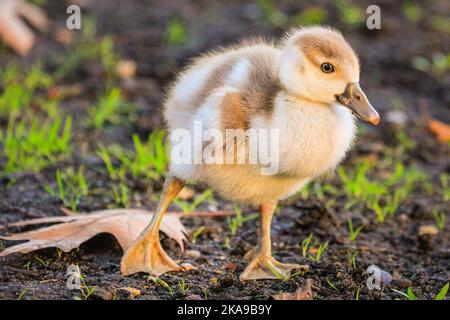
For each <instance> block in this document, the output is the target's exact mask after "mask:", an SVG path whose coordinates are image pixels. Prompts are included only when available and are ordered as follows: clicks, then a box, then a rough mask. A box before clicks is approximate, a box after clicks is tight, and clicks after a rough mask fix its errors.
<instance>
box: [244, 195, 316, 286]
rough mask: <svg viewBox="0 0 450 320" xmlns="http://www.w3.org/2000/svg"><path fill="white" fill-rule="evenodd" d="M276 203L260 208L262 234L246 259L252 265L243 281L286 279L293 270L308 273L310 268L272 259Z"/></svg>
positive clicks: (248, 267) (249, 266) (246, 270)
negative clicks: (271, 231) (271, 230)
mask: <svg viewBox="0 0 450 320" xmlns="http://www.w3.org/2000/svg"><path fill="white" fill-rule="evenodd" d="M275 208H276V203H267V204H263V205H261V207H260V215H261V234H260V237H261V238H260V240H259V243H258V245H257V246H256V247H255V248H254V249H252V250H250V251H249V252H248V253H247V254H246V255H245V256H244V258H246V259H251V261H250V264H249V265H248V266H247V268H246V269H245V270H244V272H243V273H242V274H241V275H240V277H239V278H240V279H241V280H255V279H278V278H286V277H287V276H288V275H289V273H290V272H291V270H294V269H298V270H301V271H308V269H309V268H308V266H306V265H299V264H290V263H281V262H278V261H276V260H275V258H274V257H272V245H271V240H270V224H271V222H272V216H273V214H274V212H275Z"/></svg>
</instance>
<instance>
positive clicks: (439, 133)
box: [428, 119, 450, 143]
mask: <svg viewBox="0 0 450 320" xmlns="http://www.w3.org/2000/svg"><path fill="white" fill-rule="evenodd" d="M428 128H429V129H430V130H431V132H433V133H434V135H435V136H436V138H437V140H438V141H439V142H440V143H446V142H449V141H450V125H448V124H446V123H444V122H441V121H439V120H436V119H429V120H428Z"/></svg>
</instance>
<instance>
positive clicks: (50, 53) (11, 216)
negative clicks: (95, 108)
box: [0, 0, 450, 299]
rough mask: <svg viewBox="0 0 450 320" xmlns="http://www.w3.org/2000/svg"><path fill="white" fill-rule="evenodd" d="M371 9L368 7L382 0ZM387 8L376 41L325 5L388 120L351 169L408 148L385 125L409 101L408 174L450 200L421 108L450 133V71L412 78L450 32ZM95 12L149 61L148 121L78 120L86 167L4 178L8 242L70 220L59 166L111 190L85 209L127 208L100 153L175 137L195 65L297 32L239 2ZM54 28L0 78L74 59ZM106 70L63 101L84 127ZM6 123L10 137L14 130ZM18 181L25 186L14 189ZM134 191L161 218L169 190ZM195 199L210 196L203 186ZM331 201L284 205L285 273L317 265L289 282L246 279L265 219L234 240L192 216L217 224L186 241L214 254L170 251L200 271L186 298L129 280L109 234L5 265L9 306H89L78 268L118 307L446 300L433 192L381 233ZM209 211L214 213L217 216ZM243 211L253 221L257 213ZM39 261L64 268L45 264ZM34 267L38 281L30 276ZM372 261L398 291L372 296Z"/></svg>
mask: <svg viewBox="0 0 450 320" xmlns="http://www.w3.org/2000/svg"><path fill="white" fill-rule="evenodd" d="M298 2H299V1H283V2H282V3H283V4H280V8H281V9H282V10H283V12H285V13H286V14H288V15H290V14H294V13H295V12H297V11H298V10H301V9H304V8H306V4H300V3H298ZM419 2H420V3H421V7H422V10H423V11H424V16H432V15H438V14H442V12H445V10H447V12H448V10H449V5H448V2H447V1H432V2H429V1H427V2H425V1H423V2H422V1H419ZM358 4H359V5H360V6H361V7H363V8H365V7H366V6H367V5H369V4H370V1H360V2H358ZM378 4H379V6H380V7H381V9H382V29H381V30H378V31H369V30H367V29H366V28H365V27H364V28H363V27H361V28H356V29H354V28H349V27H348V26H346V25H344V24H343V23H342V22H341V21H340V18H339V12H338V11H337V9H336V7H335V6H334V5H332V4H331V3H325V2H324V1H318V2H317V5H319V6H324V7H325V8H326V9H327V11H328V19H327V24H330V25H333V26H335V27H337V28H339V29H340V30H342V31H343V33H344V35H345V36H346V37H347V38H348V39H349V42H350V43H351V44H352V45H353V46H354V48H355V50H356V52H358V53H359V56H360V60H361V66H362V71H361V82H362V87H363V88H365V90H366V92H367V94H368V96H369V97H370V98H371V100H372V102H373V104H374V105H375V106H377V108H378V109H379V110H380V113H381V116H382V118H383V121H382V123H381V125H380V126H378V127H370V126H365V125H364V134H363V135H362V136H361V138H360V139H359V141H358V143H357V145H356V146H355V148H354V150H352V152H351V153H350V155H349V156H348V157H347V159H346V160H345V162H344V163H343V166H345V168H348V169H349V170H351V169H352V167H353V166H354V164H355V161H356V159H358V158H361V157H376V158H377V157H382V155H383V152H384V150H386V149H387V148H389V147H391V148H394V147H396V146H397V145H398V144H399V141H398V140H397V139H396V138H395V132H396V130H398V126H396V125H394V124H393V123H392V122H390V121H389V120H386V117H385V115H386V114H387V113H388V111H389V110H391V109H393V104H394V103H393V101H395V99H401V100H402V101H403V103H404V106H405V108H404V113H405V114H406V124H405V125H404V126H403V127H402V130H404V131H405V133H406V135H407V136H408V137H410V138H411V139H413V141H414V142H415V144H416V145H415V147H414V148H412V149H410V150H408V151H405V154H404V155H403V158H404V159H405V162H406V163H407V164H409V165H416V166H417V167H418V168H420V169H421V170H423V171H424V172H426V174H427V175H428V176H429V178H430V180H431V184H432V186H433V188H436V190H438V188H439V180H438V175H439V174H441V173H443V172H447V173H449V172H450V157H449V146H448V145H446V144H439V143H438V142H437V140H436V139H435V137H434V136H433V135H432V133H430V132H429V131H428V129H427V127H426V125H425V122H424V119H423V114H422V113H421V108H420V106H422V107H423V106H424V105H426V106H427V108H428V112H429V113H430V115H431V116H432V117H434V118H437V119H440V120H441V121H444V122H447V123H449V122H450V112H449V106H450V90H449V84H450V76H449V73H448V72H447V73H443V74H429V73H424V72H421V71H418V70H416V69H414V68H413V67H412V65H411V60H412V59H413V58H414V57H415V56H425V57H430V56H431V53H433V52H444V53H448V52H450V41H449V37H448V33H445V32H443V31H436V30H433V29H432V28H431V27H430V26H429V25H428V24H427V23H426V22H425V21H419V22H417V23H415V24H413V23H411V22H408V21H407V20H406V19H405V17H404V16H403V15H402V13H401V5H399V4H398V3H397V1H387V0H386V1H379V3H378ZM44 8H45V9H46V11H47V13H48V15H49V17H50V18H51V19H52V21H53V24H54V26H57V27H61V26H63V24H64V19H65V17H66V14H65V6H64V3H63V2H62V1H61V2H60V1H47V4H46V5H45V6H44ZM83 12H84V13H87V14H89V15H92V16H94V17H95V18H96V20H97V31H98V36H99V37H100V36H102V35H106V34H110V35H112V38H113V40H114V44H115V50H116V52H117V54H118V55H119V56H121V57H122V58H127V59H132V60H134V61H135V62H136V63H137V67H138V68H137V70H138V71H137V76H136V79H135V81H134V82H132V83H131V84H130V83H126V82H121V83H119V86H121V87H122V89H123V90H124V92H126V96H127V99H128V100H129V101H131V102H134V103H135V104H137V105H138V106H139V110H138V114H137V116H136V117H134V118H132V120H131V121H130V123H129V124H118V125H109V126H107V127H106V128H105V129H104V130H103V131H102V132H100V133H98V132H92V130H89V129H86V128H85V127H83V126H82V125H81V124H80V123H81V122H77V121H75V129H74V133H75V139H74V148H75V150H83V152H74V157H73V159H70V160H68V161H66V162H64V163H61V164H58V165H57V166H52V167H50V168H47V169H45V170H42V171H41V172H39V173H23V174H18V175H14V176H3V177H2V178H1V180H0V234H7V233H11V232H17V231H23V230H25V229H13V228H8V227H7V224H8V223H11V222H15V221H19V220H23V219H31V218H36V217H43V216H49V215H60V214H61V213H60V211H59V207H60V206H61V203H60V202H59V201H58V200H57V199H55V198H54V197H52V196H50V195H49V194H48V193H47V192H46V191H45V189H44V187H45V186H46V185H47V184H49V183H50V182H52V181H53V180H54V176H55V170H56V168H57V167H66V166H70V165H79V164H84V165H86V166H87V167H88V168H91V169H92V170H89V172H88V180H89V181H91V182H93V183H94V188H95V189H96V190H97V191H98V192H95V194H92V195H90V196H89V197H88V198H86V199H84V200H83V201H82V203H81V204H80V205H79V210H81V211H86V212H88V211H92V210H97V209H102V208H108V207H114V200H113V199H112V197H111V196H110V193H109V192H108V188H110V186H111V181H110V180H109V178H108V177H107V176H106V175H105V174H104V173H102V172H104V170H103V169H102V168H103V166H102V161H101V160H100V159H99V158H98V157H96V156H95V150H96V146H97V145H98V144H99V143H103V144H111V143H119V144H121V145H125V146H128V147H131V141H132V140H131V135H132V134H133V133H138V134H139V135H140V136H141V137H146V136H147V135H148V134H149V133H150V132H151V131H152V130H154V129H158V128H163V127H164V123H163V120H162V114H161V101H162V98H163V95H164V88H165V87H166V86H167V85H168V83H169V82H170V81H171V80H172V79H173V78H174V75H175V73H176V72H177V71H178V70H180V68H181V67H182V66H183V65H185V64H186V63H187V61H188V59H189V58H191V57H194V56H196V55H198V53H199V52H204V51H207V50H209V49H212V48H214V47H216V46H224V45H228V44H231V43H234V42H236V41H238V40H240V39H244V38H247V37H251V36H264V37H267V38H272V37H273V38H278V37H280V36H281V35H282V34H283V31H284V30H282V29H281V28H277V27H274V26H272V25H271V24H269V23H267V22H264V21H263V19H261V18H259V17H258V14H259V13H258V12H259V11H258V10H257V8H256V7H255V4H254V3H251V2H248V3H247V2H246V3H244V2H241V1H234V0H228V1H214V2H212V1H184V0H183V1H181V0H171V1H137V0H130V1H106V0H98V1H90V5H89V6H88V7H87V8H86V9H84V10H83ZM174 16H180V17H182V19H183V21H185V22H186V25H187V29H188V30H189V41H188V42H187V43H186V44H185V45H181V46H173V45H169V44H167V42H166V41H165V37H164V35H165V32H166V31H165V30H166V23H167V21H168V19H170V18H171V17H174ZM55 30H56V27H55ZM55 30H53V31H51V32H50V34H48V35H40V37H39V42H38V44H37V46H36V48H35V49H34V51H33V53H31V54H30V55H29V56H27V57H26V58H25V59H24V60H19V59H18V58H17V57H15V55H14V54H13V53H11V52H10V51H9V50H8V49H6V48H1V51H0V52H1V54H0V68H2V67H4V66H5V65H6V63H8V62H10V61H12V60H17V61H18V63H20V64H23V65H25V66H27V65H31V64H32V63H33V62H35V61H36V60H37V59H41V60H42V61H43V62H44V63H45V67H46V69H47V70H49V71H51V70H54V69H55V68H56V67H57V65H58V57H59V58H60V57H64V56H65V55H66V54H67V51H68V50H70V48H68V47H66V46H64V45H61V44H58V43H57V42H55V40H54V32H56V31H55ZM97 64H98V63H97ZM97 64H95V63H93V64H90V65H80V66H79V67H78V68H77V69H76V70H75V71H74V72H72V73H71V74H69V75H68V76H66V77H65V78H64V79H63V80H62V82H63V83H62V84H64V85H71V84H78V85H80V86H81V87H82V93H81V94H80V95H77V96H75V97H71V98H68V99H64V100H63V102H62V104H61V107H62V108H64V109H65V112H66V113H67V114H70V115H72V116H73V117H74V118H75V119H81V117H82V116H83V115H84V114H85V113H86V109H87V108H89V106H90V105H92V104H93V103H94V101H95V97H97V96H98V95H99V92H100V91H101V90H102V89H104V87H105V75H104V74H102V72H101V66H98V65H97ZM99 70H100V71H99ZM58 84H59V85H61V83H58ZM0 125H1V126H2V129H3V128H4V125H5V123H0ZM0 160H1V157H0ZM0 168H1V163H0ZM102 170H103V171H102ZM374 176H375V178H376V177H382V176H383V172H378V171H376V172H375V175H374ZM13 179H15V182H14V183H13V184H11V183H10V182H11V180H13ZM129 182H130V185H131V186H132V191H133V196H132V206H133V207H145V208H149V209H153V208H155V204H156V202H155V200H156V198H155V197H154V195H156V194H157V193H158V192H159V191H160V189H161V185H162V181H159V182H156V183H151V182H149V181H133V180H132V179H131V180H130V181H129ZM327 182H329V183H331V184H332V185H334V186H335V187H337V188H342V184H341V182H340V180H339V177H338V176H337V174H335V175H334V176H333V175H332V177H331V178H327ZM196 190H199V191H200V190H202V187H198V189H196ZM216 199H217V201H218V209H230V208H232V204H231V203H229V202H226V201H223V200H220V198H219V197H216ZM327 200H329V199H322V200H320V199H319V198H318V197H317V195H315V194H314V193H312V194H311V195H310V196H309V197H308V199H303V200H300V199H299V198H294V199H290V200H288V201H285V202H283V203H282V208H281V211H280V213H279V214H278V215H277V216H276V217H275V218H274V222H273V224H272V230H273V234H272V239H273V249H274V253H275V256H276V257H277V258H278V259H280V260H283V261H285V262H296V263H307V264H309V265H310V269H311V270H310V271H309V272H308V273H306V274H304V275H301V276H296V277H293V278H292V279H290V280H289V281H285V282H283V281H277V280H264V281H251V282H246V283H241V282H240V281H239V279H238V276H239V273H240V272H242V270H243V269H244V268H245V265H246V263H245V262H244V261H243V259H242V257H243V255H244V253H245V252H246V251H247V250H249V249H250V248H251V247H252V246H253V245H254V244H255V242H256V231H257V227H256V223H255V220H253V221H249V222H246V223H245V224H244V226H243V227H241V228H239V230H238V232H237V234H236V235H235V236H233V235H232V234H231V231H230V228H229V226H228V223H227V220H226V218H188V219H184V220H183V222H184V223H185V225H186V226H187V228H188V229H189V230H191V231H193V230H196V229H197V228H198V227H200V226H206V229H205V231H204V232H203V233H202V234H201V235H200V237H199V238H197V240H196V243H195V244H194V243H192V242H189V243H187V244H186V247H187V250H191V251H192V250H195V251H199V252H200V253H201V255H200V257H199V258H192V257H189V256H186V255H184V256H183V255H182V253H181V252H180V251H179V249H178V248H177V247H176V245H175V244H174V243H173V242H172V241H171V240H167V239H165V240H164V241H163V245H164V247H166V248H167V250H168V252H169V253H170V255H171V256H172V257H174V258H176V259H179V260H182V261H185V262H190V263H191V264H193V265H194V266H196V267H197V270H193V271H189V272H186V273H182V274H181V273H177V274H166V275H163V276H162V277H161V278H162V279H163V280H164V281H165V282H167V283H168V284H169V285H170V286H171V287H173V288H174V292H173V293H170V291H169V290H167V289H166V288H165V287H164V286H161V285H155V284H154V283H153V282H152V281H149V280H148V279H146V278H145V275H143V274H137V275H133V276H130V277H124V276H122V275H121V274H120V272H119V262H120V258H121V255H122V252H121V250H120V247H119V246H118V244H117V242H116V241H115V239H114V238H113V237H111V236H109V235H99V236H97V237H95V238H93V239H91V240H90V241H88V242H86V243H85V244H83V245H82V246H81V247H80V249H79V250H74V251H72V252H70V253H66V254H63V255H62V257H61V258H58V256H57V254H56V250H55V249H47V250H41V251H38V252H35V253H32V254H28V255H13V256H9V257H6V258H1V259H0V299H15V298H17V297H18V296H19V294H20V293H21V292H24V291H25V294H24V295H23V297H22V298H23V299H72V298H73V297H74V296H76V295H78V296H79V295H80V293H79V292H78V291H71V290H68V289H67V288H66V285H65V284H66V279H67V277H66V268H67V266H68V265H69V264H71V263H74V264H78V265H79V266H80V268H81V270H82V273H83V275H84V276H85V279H86V282H87V283H88V284H89V285H90V286H96V290H95V291H94V294H93V295H92V296H91V297H90V298H108V297H109V298H110V297H111V295H115V297H116V298H117V299H126V298H128V297H127V296H126V295H124V294H123V292H122V293H121V291H120V290H118V289H119V288H121V287H133V288H137V289H139V290H141V294H140V295H139V296H138V297H136V298H135V299H198V298H204V295H205V292H207V295H208V299H268V298H270V297H271V295H273V294H277V293H280V292H293V291H295V290H296V289H297V288H298V287H300V286H302V285H304V283H305V281H306V279H307V278H312V279H313V281H314V286H313V292H314V298H315V299H355V295H356V293H357V291H358V289H359V295H360V299H395V298H402V299H404V297H402V296H400V295H399V294H398V293H395V292H394V291H393V290H392V289H396V290H400V291H406V288H408V287H412V288H413V291H414V293H415V294H416V296H417V297H419V298H422V299H433V298H434V297H435V295H436V294H437V293H438V292H439V290H440V289H441V288H442V287H443V286H444V285H445V283H447V282H448V281H449V279H450V260H449V259H450V248H449V237H450V233H449V232H448V230H449V222H448V221H449V220H450V219H447V224H446V230H445V231H443V232H439V233H438V234H437V235H436V236H430V237H423V236H419V233H418V228H419V227H420V226H422V225H434V218H433V209H437V210H440V211H446V212H447V213H448V211H449V208H450V207H449V204H448V203H445V202H444V200H443V199H442V196H441V195H440V194H439V192H434V193H433V194H431V195H430V194H428V193H427V192H425V191H424V190H423V189H420V188H419V189H417V190H415V191H414V192H413V193H412V194H411V195H410V196H409V197H408V199H407V200H406V201H404V202H403V203H402V205H401V206H400V208H399V209H398V211H397V212H396V214H395V216H394V217H389V218H387V219H386V221H385V222H383V223H377V222H376V219H375V214H374V213H373V212H372V211H370V210H368V209H366V208H365V207H364V206H363V205H357V206H354V207H352V208H351V209H349V210H345V209H344V206H345V203H346V201H347V200H348V199H346V197H338V198H336V199H335V201H336V202H335V204H334V205H333V206H332V207H328V206H326V205H325V203H326V201H327ZM174 209H175V207H174ZM200 209H204V210H208V209H209V208H208V207H207V206H206V205H204V206H201V207H200ZM244 212H254V211H252V209H251V208H244ZM349 218H352V219H353V222H354V224H355V225H358V226H359V225H361V224H364V225H365V227H364V229H363V231H362V232H361V234H360V235H359V236H358V238H357V240H356V241H354V242H351V241H349V240H348V228H347V220H348V219H349ZM2 227H3V228H2ZM310 233H314V235H315V236H316V237H317V238H318V239H319V240H320V242H321V243H324V242H325V241H329V246H328V248H327V250H326V251H325V253H324V254H323V257H322V260H321V261H320V263H317V262H312V261H309V260H307V259H306V258H304V257H302V254H301V241H302V240H303V239H305V238H306V237H307V236H308V235H309V234H310ZM226 237H229V239H230V248H225V247H224V246H223V243H224V241H225V238H226ZM10 245H12V243H11V242H6V241H3V242H0V249H1V248H4V247H7V246H10ZM355 250H356V251H358V255H357V256H356V267H355V268H351V267H350V266H349V263H348V252H349V251H352V252H354V251H355ZM36 256H37V257H40V258H41V259H44V260H46V259H52V260H51V262H50V263H49V265H48V266H44V265H42V264H41V263H39V262H38V261H37V259H36ZM29 261H31V263H30V264H29V270H28V269H27V268H26V267H24V265H26V264H27V263H28V262H29ZM371 264H375V265H377V266H379V267H380V268H381V269H383V270H385V271H387V272H389V273H390V274H391V275H392V276H393V278H394V280H393V281H392V282H391V283H390V284H383V285H382V288H381V290H369V289H368V288H367V286H366V280H367V275H366V274H364V272H365V270H366V268H367V267H368V266H369V265H371ZM183 278H184V279H185V281H186V283H187V285H188V286H189V290H188V291H187V292H183V290H181V289H180V287H179V283H180V281H181V280H182V279H183ZM330 283H331V284H333V285H334V286H335V288H333V287H332V286H330Z"/></svg>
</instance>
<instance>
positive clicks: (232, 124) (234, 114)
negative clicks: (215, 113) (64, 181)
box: [221, 92, 249, 132]
mask: <svg viewBox="0 0 450 320" xmlns="http://www.w3.org/2000/svg"><path fill="white" fill-rule="evenodd" d="M221 111H222V112H221V115H222V124H223V131H224V132H225V130H226V129H243V130H245V129H247V128H248V121H249V118H248V114H247V112H246V111H247V110H246V105H245V101H244V99H243V98H242V95H241V94H240V93H239V92H229V93H227V94H226V95H225V97H224V98H223V101H222V105H221Z"/></svg>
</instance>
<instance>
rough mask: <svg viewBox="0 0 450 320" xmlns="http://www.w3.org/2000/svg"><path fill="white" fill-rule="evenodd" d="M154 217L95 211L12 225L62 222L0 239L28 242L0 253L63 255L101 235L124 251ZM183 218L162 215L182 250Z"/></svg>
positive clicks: (163, 225)
mask: <svg viewBox="0 0 450 320" xmlns="http://www.w3.org/2000/svg"><path fill="white" fill-rule="evenodd" d="M152 216H153V213H152V212H150V211H146V210H139V209H112V210H101V211H94V212H92V213H91V214H78V215H71V216H59V217H46V218H39V219H33V220H27V221H21V222H18V223H13V224H10V226H15V227H21V226H26V225H36V224H43V223H57V222H63V223H61V224H57V225H53V226H49V227H44V228H41V229H37V230H33V231H28V232H23V233H17V234H12V235H10V236H3V237H0V239H3V240H14V241H15V240H28V242H25V243H21V244H18V245H15V246H12V247H9V248H6V249H5V250H4V251H2V252H0V257H2V256H6V255H9V254H12V253H15V252H20V253H29V252H31V251H35V250H39V249H43V248H49V247H57V248H59V249H61V250H62V251H64V252H69V251H70V250H72V249H74V248H77V247H79V246H80V245H81V244H82V243H83V242H85V241H87V240H89V239H90V238H92V237H94V236H95V235H97V234H99V233H111V234H112V235H113V236H114V237H115V238H116V239H117V241H118V242H119V245H120V246H121V248H122V250H123V251H125V250H126V249H127V248H128V247H130V245H131V244H132V243H133V241H134V240H135V239H137V237H138V236H139V235H140V234H141V232H142V231H143V230H144V228H145V227H146V226H147V224H148V223H149V221H150V219H151V217H152ZM180 217H181V215H180V214H176V213H171V212H168V213H166V214H165V215H164V216H163V219H162V222H161V228H160V230H161V231H162V232H164V233H165V234H166V235H167V236H169V237H170V238H172V239H174V240H175V241H176V242H177V243H178V244H179V245H180V247H181V249H182V250H183V249H184V245H183V241H186V229H185V228H184V226H183V224H182V223H181V221H180Z"/></svg>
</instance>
